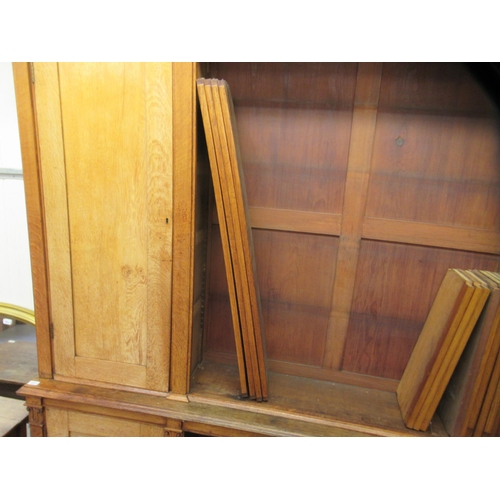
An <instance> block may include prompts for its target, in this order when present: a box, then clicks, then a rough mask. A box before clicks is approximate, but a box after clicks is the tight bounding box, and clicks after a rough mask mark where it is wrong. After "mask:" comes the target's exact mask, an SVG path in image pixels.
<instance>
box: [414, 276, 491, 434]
mask: <svg viewBox="0 0 500 500" xmlns="http://www.w3.org/2000/svg"><path fill="white" fill-rule="evenodd" d="M474 288H475V289H474V295H473V296H472V299H471V301H470V303H469V306H468V307H467V310H466V312H465V314H464V317H463V318H462V321H461V322H460V325H459V327H458V329H457V331H456V332H455V334H454V335H453V339H452V341H451V344H450V346H449V348H448V349H447V350H446V352H445V355H444V359H443V362H442V364H441V366H440V368H439V372H438V374H437V376H436V378H435V381H434V383H433V384H432V387H431V388H430V391H429V393H428V394H427V395H426V398H425V402H424V405H423V408H422V410H421V412H420V414H419V416H418V417H417V419H416V421H415V424H414V425H415V427H414V428H415V429H416V430H423V431H424V430H426V429H427V427H428V426H429V423H430V421H431V419H432V417H433V415H434V413H435V411H436V409H437V407H438V404H439V401H440V400H441V397H442V396H443V393H444V391H445V389H446V386H447V385H448V382H449V381H450V378H451V376H452V374H453V370H454V369H455V367H456V366H457V363H458V360H459V359H460V356H461V354H462V352H463V350H464V348H465V345H466V344H467V341H468V340H469V337H470V335H471V333H472V330H473V329H474V326H475V325H476V323H477V320H478V318H479V315H480V314H481V312H482V310H483V308H484V305H485V303H486V300H487V299H488V296H489V294H490V290H489V288H487V287H485V286H484V287H483V285H481V284H480V283H474Z"/></svg>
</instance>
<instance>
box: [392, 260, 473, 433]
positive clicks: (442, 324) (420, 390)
mask: <svg viewBox="0 0 500 500" xmlns="http://www.w3.org/2000/svg"><path fill="white" fill-rule="evenodd" d="M473 293H474V287H473V286H472V283H469V282H468V281H464V279H463V278H462V277H461V276H460V275H459V274H458V273H457V272H456V271H455V270H453V269H449V270H448V271H447V273H446V275H445V277H444V279H443V282H442V283H441V286H440V287H439V290H438V293H437V295H436V298H435V299H434V302H433V304H432V306H431V309H430V311H429V314H428V316H427V319H426V321H425V323H424V326H423V328H422V331H421V333H420V336H419V338H418V340H417V343H416V344H415V347H414V349H413V352H412V354H411V356H410V359H409V361H408V364H407V365H406V369H405V371H404V373H403V376H402V377H401V380H400V382H399V385H398V389H397V391H396V392H397V397H398V402H399V406H400V408H401V413H402V416H403V420H404V421H405V423H406V425H407V426H408V427H410V428H413V425H414V424H415V420H416V417H417V416H418V415H419V413H420V411H421V409H422V405H423V403H424V400H425V397H426V395H427V394H428V392H429V390H430V387H431V386H432V384H433V383H434V380H435V377H436V375H437V372H438V368H439V367H440V366H441V363H442V360H443V358H444V354H445V352H446V350H447V349H448V347H449V345H450V343H451V340H452V338H453V335H454V333H455V332H456V330H457V328H458V326H459V324H460V322H461V320H462V318H463V315H464V314H465V310H466V309H467V306H468V304H469V302H470V300H471V298H472V295H473Z"/></svg>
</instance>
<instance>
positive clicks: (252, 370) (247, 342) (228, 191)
mask: <svg viewBox="0 0 500 500" xmlns="http://www.w3.org/2000/svg"><path fill="white" fill-rule="evenodd" d="M214 87H215V88H214ZM205 92H206V95H207V100H208V102H209V109H211V110H212V111H213V116H212V128H213V132H214V139H215V141H214V142H215V148H216V151H217V157H218V162H219V176H220V183H221V188H222V199H223V200H224V207H225V210H226V212H225V216H226V219H227V228H228V234H229V246H230V249H231V254H230V255H231V259H232V265H233V270H234V277H235V283H236V297H237V304H238V311H239V314H240V320H241V328H242V336H243V347H244V352H245V367H246V373H247V378H248V380H249V381H250V383H249V386H250V385H251V387H252V391H251V392H250V397H251V398H256V399H257V400H259V401H260V400H262V392H261V388H260V379H259V371H258V366H257V352H256V346H255V336H254V333H253V332H254V325H253V318H252V314H251V309H250V304H249V303H248V300H249V299H248V283H247V279H246V273H245V269H244V257H243V253H242V252H243V250H242V243H241V238H242V236H241V229H240V224H239V220H238V212H237V210H236V207H235V193H234V191H233V189H232V188H233V184H232V178H231V167H230V164H229V153H228V150H227V140H226V131H225V127H224V122H223V117H222V113H221V106H220V98H219V93H218V90H217V82H216V81H214V80H207V83H206V86H205Z"/></svg>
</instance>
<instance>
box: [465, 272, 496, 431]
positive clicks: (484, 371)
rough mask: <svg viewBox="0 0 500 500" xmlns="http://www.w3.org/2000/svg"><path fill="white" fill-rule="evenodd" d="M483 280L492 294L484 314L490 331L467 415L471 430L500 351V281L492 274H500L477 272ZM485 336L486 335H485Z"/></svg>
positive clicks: (482, 351)
mask: <svg viewBox="0 0 500 500" xmlns="http://www.w3.org/2000/svg"><path fill="white" fill-rule="evenodd" d="M476 274H479V277H480V278H482V279H483V280H486V281H488V286H489V287H490V289H491V295H490V298H489V302H488V304H487V310H486V311H485V313H484V315H485V318H484V323H485V324H486V326H487V328H488V330H487V331H489V335H488V336H487V338H486V341H484V340H482V342H481V344H479V353H482V357H481V360H480V364H479V366H478V368H477V383H476V384H475V385H474V388H473V389H472V395H473V399H472V404H471V405H470V408H469V411H468V412H467V416H466V424H467V427H468V429H469V430H470V432H471V433H472V432H473V431H474V428H475V427H476V423H477V419H478V417H479V412H480V411H481V405H482V402H483V400H484V397H485V394H486V391H487V389H488V382H489V380H490V378H491V374H492V372H493V368H494V366H495V359H496V356H497V355H498V353H499V352H500V281H498V282H497V281H493V280H492V279H491V277H492V276H495V277H496V276H499V275H498V273H488V272H479V273H478V272H476ZM483 337H485V335H483Z"/></svg>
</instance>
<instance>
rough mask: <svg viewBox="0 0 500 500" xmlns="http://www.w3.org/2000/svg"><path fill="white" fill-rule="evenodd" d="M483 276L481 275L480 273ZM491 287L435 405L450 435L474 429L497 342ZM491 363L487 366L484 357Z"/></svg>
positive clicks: (497, 313) (498, 292) (496, 296)
mask: <svg viewBox="0 0 500 500" xmlns="http://www.w3.org/2000/svg"><path fill="white" fill-rule="evenodd" d="M483 279H485V278H484V275H483ZM492 283H493V282H491V281H490V283H489V286H490V288H491V289H492V292H491V296H490V298H489V299H488V303H487V305H486V307H485V311H484V312H483V314H482V315H481V318H480V319H479V321H478V323H477V325H476V327H475V329H474V331H473V332H472V335H471V338H470V340H469V341H468V342H467V345H466V347H465V349H464V352H463V354H462V356H461V358H460V361H459V363H458V364H457V367H456V369H455V371H454V373H453V375H452V378H451V379H450V382H449V384H448V386H447V388H446V391H445V393H444V395H443V398H442V399H441V402H440V404H439V406H438V412H439V415H440V417H441V420H442V421H443V424H444V425H445V428H446V430H447V431H448V433H449V434H450V436H466V435H467V428H468V427H469V428H470V429H472V430H473V429H474V427H475V425H476V422H477V418H478V415H479V411H480V409H481V405H482V402H483V399H484V395H485V392H486V390H487V387H488V381H489V378H490V376H491V371H492V369H493V365H494V362H495V357H496V356H495V355H493V356H490V353H491V352H493V351H494V352H496V353H498V349H499V342H500V335H499V334H500V330H499V322H500V309H499V301H500V289H496V287H492V286H491V284H492ZM489 358H491V364H490V365H489V366H488V359H489Z"/></svg>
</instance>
